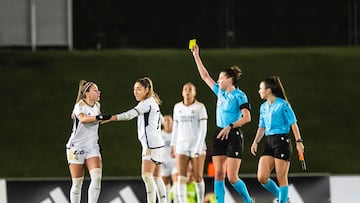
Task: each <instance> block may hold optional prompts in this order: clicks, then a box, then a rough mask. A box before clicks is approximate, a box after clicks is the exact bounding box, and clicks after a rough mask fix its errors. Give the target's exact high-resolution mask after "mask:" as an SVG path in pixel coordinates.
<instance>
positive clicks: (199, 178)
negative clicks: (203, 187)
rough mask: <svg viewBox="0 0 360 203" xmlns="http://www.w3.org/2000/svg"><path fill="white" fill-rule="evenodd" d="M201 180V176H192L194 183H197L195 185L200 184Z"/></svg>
mask: <svg viewBox="0 0 360 203" xmlns="http://www.w3.org/2000/svg"><path fill="white" fill-rule="evenodd" d="M202 179H203V176H202V175H196V176H194V180H195V182H197V183H200V182H201V181H202Z"/></svg>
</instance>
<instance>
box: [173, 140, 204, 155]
mask: <svg viewBox="0 0 360 203" xmlns="http://www.w3.org/2000/svg"><path fill="white" fill-rule="evenodd" d="M193 145H194V144H191V145H190V146H189V144H186V145H184V144H179V145H176V147H175V154H181V155H185V156H188V157H195V153H196V152H195V149H194V148H195V146H193ZM203 154H206V144H205V143H204V145H203V147H202V151H201V153H200V155H203Z"/></svg>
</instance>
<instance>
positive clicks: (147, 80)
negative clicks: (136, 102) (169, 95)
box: [136, 77, 162, 105]
mask: <svg viewBox="0 0 360 203" xmlns="http://www.w3.org/2000/svg"><path fill="white" fill-rule="evenodd" d="M136 82H138V83H140V84H141V85H142V86H143V87H145V89H146V88H149V95H147V98H149V97H154V99H155V101H156V103H157V104H159V105H160V104H162V101H161V99H160V97H159V95H158V94H156V92H155V91H154V87H153V83H152V81H151V79H150V78H148V77H143V78H139V79H137V80H136Z"/></svg>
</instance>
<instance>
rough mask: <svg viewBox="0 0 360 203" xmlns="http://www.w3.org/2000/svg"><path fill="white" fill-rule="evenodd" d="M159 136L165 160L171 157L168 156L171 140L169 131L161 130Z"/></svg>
mask: <svg viewBox="0 0 360 203" xmlns="http://www.w3.org/2000/svg"><path fill="white" fill-rule="evenodd" d="M161 137H162V138H163V140H164V145H165V147H164V161H167V160H169V159H171V157H170V142H171V132H170V133H168V132H165V131H163V130H162V131H161Z"/></svg>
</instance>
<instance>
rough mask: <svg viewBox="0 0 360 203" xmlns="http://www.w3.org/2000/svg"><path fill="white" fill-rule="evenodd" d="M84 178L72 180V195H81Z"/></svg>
mask: <svg viewBox="0 0 360 203" xmlns="http://www.w3.org/2000/svg"><path fill="white" fill-rule="evenodd" d="M83 181H84V177H79V178H72V186H71V193H73V194H80V193H81V188H82V184H83Z"/></svg>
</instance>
